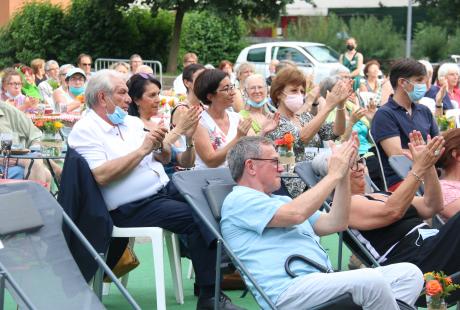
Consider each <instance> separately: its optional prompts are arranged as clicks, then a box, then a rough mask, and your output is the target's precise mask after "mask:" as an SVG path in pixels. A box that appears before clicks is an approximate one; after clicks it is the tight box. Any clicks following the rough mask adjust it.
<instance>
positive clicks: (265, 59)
mask: <svg viewBox="0 0 460 310" xmlns="http://www.w3.org/2000/svg"><path fill="white" fill-rule="evenodd" d="M272 59H278V60H280V61H281V60H291V61H293V62H295V63H296V64H297V66H298V67H299V69H301V70H302V71H304V72H305V73H307V74H312V75H313V77H314V81H315V83H319V82H320V81H321V80H322V79H324V78H325V77H327V76H329V75H330V73H331V71H333V70H335V69H337V68H338V67H343V65H341V64H340V63H339V54H338V53H337V52H336V51H334V50H333V49H332V48H330V47H328V46H327V45H324V44H321V43H312V42H267V43H259V44H254V45H251V46H248V47H246V48H244V49H243V50H242V51H241V52H240V55H239V56H238V58H237V60H236V63H235V68H236V67H238V66H239V65H240V64H241V63H243V62H250V63H252V64H254V65H255V66H256V72H257V73H260V74H262V75H263V76H265V77H268V76H269V70H268V65H269V64H270V61H271V60H272Z"/></svg>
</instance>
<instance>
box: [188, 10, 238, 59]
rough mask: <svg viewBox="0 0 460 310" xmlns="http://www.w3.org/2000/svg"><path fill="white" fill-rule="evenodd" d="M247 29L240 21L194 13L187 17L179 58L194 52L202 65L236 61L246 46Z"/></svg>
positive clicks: (204, 12)
mask: <svg viewBox="0 0 460 310" xmlns="http://www.w3.org/2000/svg"><path fill="white" fill-rule="evenodd" d="M245 35H246V26H245V24H244V22H243V20H242V18H239V17H228V18H226V19H222V18H220V17H219V16H217V15H216V14H214V13H213V12H209V11H203V12H191V13H188V14H187V15H186V16H185V20H184V27H183V31H182V35H181V49H180V53H179V56H180V57H182V56H183V55H184V54H185V53H187V52H189V51H192V52H194V53H196V54H197V55H199V60H200V62H201V63H211V64H213V65H218V63H219V61H220V60H223V59H228V60H230V61H232V62H234V61H235V60H236V57H237V56H238V53H239V52H240V51H241V49H242V48H243V47H244V46H245V42H244V41H243V40H242V38H243V37H244V36H245Z"/></svg>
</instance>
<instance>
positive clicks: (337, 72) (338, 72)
mask: <svg viewBox="0 0 460 310" xmlns="http://www.w3.org/2000/svg"><path fill="white" fill-rule="evenodd" d="M343 73H350V69H348V68H347V67H344V66H341V65H338V66H337V67H335V68H334V69H332V70H331V73H330V75H331V76H334V75H338V76H340V75H341V74H343Z"/></svg>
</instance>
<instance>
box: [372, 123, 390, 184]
mask: <svg viewBox="0 0 460 310" xmlns="http://www.w3.org/2000/svg"><path fill="white" fill-rule="evenodd" d="M369 138H371V140H372V141H371V142H372V143H373V144H374V145H375V152H376V153H377V154H376V155H377V159H378V160H379V166H380V172H381V173H382V181H383V186H384V190H385V191H388V185H387V179H386V177H385V171H384V170H383V164H382V156H381V155H380V151H379V146H378V145H377V143H375V140H374V137H373V136H372V133H371V131H370V130H369Z"/></svg>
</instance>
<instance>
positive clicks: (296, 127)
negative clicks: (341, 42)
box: [268, 67, 352, 197]
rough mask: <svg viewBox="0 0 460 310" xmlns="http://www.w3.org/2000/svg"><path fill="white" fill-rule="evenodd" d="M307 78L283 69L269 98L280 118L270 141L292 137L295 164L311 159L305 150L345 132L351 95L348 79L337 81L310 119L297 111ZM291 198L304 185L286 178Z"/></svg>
mask: <svg viewBox="0 0 460 310" xmlns="http://www.w3.org/2000/svg"><path fill="white" fill-rule="evenodd" d="M305 86H306V79H305V75H304V74H303V72H302V71H300V70H298V69H297V68H290V67H289V68H285V69H282V70H281V71H280V72H278V74H277V75H276V77H275V78H274V79H273V82H272V86H271V88H270V97H271V100H272V102H273V104H274V105H275V106H277V108H278V112H279V113H280V115H281V118H280V122H279V126H278V127H277V128H276V129H275V130H274V131H272V132H271V133H269V134H268V137H269V138H271V139H272V140H276V139H280V138H283V137H284V135H285V134H286V133H291V134H292V135H293V136H294V144H293V151H294V153H295V161H296V162H300V161H305V160H312V159H313V154H310V153H307V152H306V148H308V147H309V148H319V147H322V146H323V145H322V141H326V140H335V139H337V138H338V137H339V136H340V135H342V134H343V133H344V132H345V107H344V104H345V101H346V99H347V98H348V96H349V95H350V94H351V92H352V82H351V80H347V81H345V80H338V82H336V83H335V86H334V87H333V88H332V90H331V91H330V92H329V93H328V94H327V96H326V103H325V104H324V106H323V107H322V108H321V110H320V111H318V113H317V114H316V116H313V115H312V114H311V113H309V112H300V111H301V110H302V107H303V105H304V102H305ZM336 107H337V113H336V117H335V121H334V122H332V123H325V120H326V118H327V116H328V115H329V113H330V112H331V111H332V110H334V109H335V108H336ZM283 183H284V185H285V186H286V187H287V190H288V191H289V194H290V195H291V196H292V197H297V196H298V195H299V194H301V193H302V192H303V191H304V189H305V186H306V185H305V183H303V182H302V181H301V180H300V179H299V178H292V179H285V180H283Z"/></svg>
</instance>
